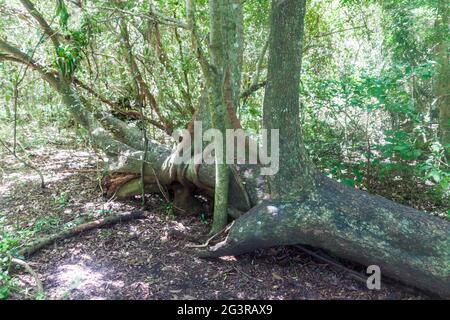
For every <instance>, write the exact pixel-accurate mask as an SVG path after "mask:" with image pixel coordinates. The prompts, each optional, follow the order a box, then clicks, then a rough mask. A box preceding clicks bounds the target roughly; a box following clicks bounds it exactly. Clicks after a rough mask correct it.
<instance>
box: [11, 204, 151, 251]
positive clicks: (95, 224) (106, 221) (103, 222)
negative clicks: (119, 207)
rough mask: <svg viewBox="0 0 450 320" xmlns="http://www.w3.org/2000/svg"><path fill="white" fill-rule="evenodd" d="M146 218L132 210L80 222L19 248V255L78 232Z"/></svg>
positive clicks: (139, 212) (140, 212)
mask: <svg viewBox="0 0 450 320" xmlns="http://www.w3.org/2000/svg"><path fill="white" fill-rule="evenodd" d="M142 218H144V212H142V211H131V212H124V213H119V214H116V215H113V216H110V217H106V218H103V219H98V220H94V221H90V222H86V223H83V224H80V225H78V226H75V227H73V228H70V229H67V230H64V231H61V232H59V233H57V234H53V235H50V236H47V237H43V238H41V239H38V240H36V241H34V242H32V243H30V244H29V245H27V246H25V247H24V248H22V249H21V250H19V252H18V253H19V255H20V256H24V257H29V256H31V255H33V254H34V253H36V252H37V251H39V250H41V249H42V248H44V247H46V246H48V245H50V244H52V243H54V242H56V241H58V240H62V239H67V238H70V237H73V236H75V235H77V234H80V233H82V232H84V231H88V230H92V229H96V228H103V227H106V226H111V225H114V224H117V223H120V222H126V221H130V220H134V219H142Z"/></svg>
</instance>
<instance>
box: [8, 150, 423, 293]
mask: <svg viewBox="0 0 450 320" xmlns="http://www.w3.org/2000/svg"><path fill="white" fill-rule="evenodd" d="M29 156H30V159H32V160H33V162H34V163H35V165H36V166H38V167H39V168H40V169H41V170H42V172H43V174H44V176H45V179H46V188H45V189H41V188H40V184H39V177H38V175H37V174H36V173H35V172H33V171H32V170H30V169H28V168H25V167H24V166H23V165H22V164H20V163H18V162H17V161H16V160H15V159H14V158H13V157H12V156H10V155H6V154H1V155H0V168H2V169H1V171H0V172H1V173H2V175H1V176H0V182H1V184H0V219H3V220H2V221H3V222H2V223H3V225H4V228H5V229H6V230H9V231H13V230H16V231H17V230H25V229H26V230H34V231H35V234H34V235H33V237H38V236H42V235H44V234H49V233H52V232H56V231H57V230H59V229H60V228H61V227H63V226H68V225H70V223H74V222H76V221H81V220H82V219H83V220H93V219H96V218H99V217H102V216H106V215H109V214H113V213H117V212H123V211H130V210H135V209H139V208H140V207H141V199H139V198H136V199H131V200H130V201H117V200H114V199H107V198H105V197H104V196H103V192H102V189H101V186H100V184H99V182H100V180H101V175H102V169H101V168H102V167H103V164H102V160H101V159H100V158H99V157H97V156H96V155H95V154H94V153H89V152H86V151H79V150H71V149H65V148H62V147H55V146H47V147H45V148H40V149H35V150H32V151H30V152H29ZM205 212H206V213H207V212H208V207H207V206H205ZM205 217H206V218H205ZM208 217H209V216H208V215H207V214H206V215H201V216H195V215H189V214H179V215H173V214H172V212H171V210H170V206H168V205H167V202H166V201H165V200H164V198H162V197H160V196H159V195H149V196H148V198H146V207H145V219H141V220H133V221H130V222H127V223H122V224H117V225H115V226H113V227H110V228H104V229H96V230H92V231H89V232H85V233H83V234H80V235H79V236H77V237H74V238H71V239H66V240H63V241H60V242H57V243H56V244H55V245H53V246H50V247H48V248H46V249H43V250H41V251H39V252H38V253H36V254H35V255H33V256H32V257H31V258H30V259H29V260H27V261H28V262H29V263H30V265H31V266H32V268H33V269H34V270H35V271H36V272H37V273H38V274H39V275H40V279H41V280H42V282H43V284H44V289H45V298H46V299H208V300H209V299H426V298H427V296H425V295H423V294H419V293H417V292H412V291H411V290H410V289H408V288H406V287H404V286H401V285H400V284H396V283H391V282H389V281H387V280H386V279H383V278H382V287H381V290H369V289H367V287H366V284H365V283H363V282H360V281H357V280H355V279H353V278H352V277H351V275H350V274H349V273H348V272H346V271H345V270H342V269H340V268H337V267H334V266H332V265H330V264H327V263H324V262H323V261H321V260H318V259H317V258H315V257H312V256H310V255H309V254H307V253H304V252H303V251H301V250H299V249H298V248H294V247H280V248H272V249H267V250H259V251H257V252H254V253H250V254H245V255H242V256H239V257H224V258H222V259H218V260H204V259H200V258H198V257H197V256H196V253H197V252H198V250H200V249H194V248H192V247H190V246H192V245H194V244H199V243H202V242H203V241H204V240H205V239H206V238H207V233H208V231H209V225H208V223H209V222H210V221H209V218H208ZM341 263H343V264H344V265H345V266H346V267H348V268H351V269H353V270H355V271H357V272H359V273H360V274H361V275H362V276H363V277H364V276H365V274H364V272H363V270H364V269H363V268H362V267H361V266H355V265H353V264H351V263H348V262H341ZM15 278H16V279H17V280H18V289H16V290H14V292H13V295H12V297H11V298H12V299H33V298H34V297H35V295H34V278H33V277H31V276H30V275H29V274H27V273H26V272H25V271H22V270H15Z"/></svg>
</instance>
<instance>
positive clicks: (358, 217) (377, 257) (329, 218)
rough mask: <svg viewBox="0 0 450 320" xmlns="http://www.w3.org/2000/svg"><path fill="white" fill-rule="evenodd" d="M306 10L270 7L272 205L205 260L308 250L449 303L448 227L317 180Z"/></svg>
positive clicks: (258, 209) (255, 212)
mask: <svg viewBox="0 0 450 320" xmlns="http://www.w3.org/2000/svg"><path fill="white" fill-rule="evenodd" d="M304 10H305V1H298V0H285V1H278V0H274V1H272V15H271V39H270V44H269V66H268V68H269V69H268V83H267V88H266V94H265V100H264V125H265V127H266V128H268V129H280V171H279V172H278V174H276V175H275V176H272V177H269V179H268V180H269V187H270V188H269V190H270V195H269V197H267V196H266V199H267V198H269V199H271V200H266V201H263V202H262V203H259V204H258V205H256V206H255V207H253V208H252V209H251V210H250V211H249V212H248V213H247V214H245V215H244V216H242V217H240V218H238V219H237V220H236V221H235V223H234V225H233V227H232V228H231V231H230V234H229V235H228V238H227V239H226V240H225V241H224V242H223V243H220V244H219V245H217V246H215V247H214V248H212V251H211V252H209V253H208V254H207V255H209V256H221V255H235V254H241V253H244V252H248V251H252V250H255V249H257V248H264V247H271V246H277V245H289V244H307V245H311V246H315V247H320V248H324V249H326V250H328V251H330V252H331V253H333V254H336V255H337V256H339V257H343V258H347V259H350V260H352V261H356V262H359V263H362V264H364V265H378V266H379V267H381V270H382V272H383V274H384V275H386V276H389V277H393V278H395V279H399V280H401V281H403V282H405V283H407V284H410V285H412V286H415V287H418V288H421V289H424V290H426V291H429V292H433V293H436V294H438V295H441V296H443V297H450V225H449V224H448V223H446V222H445V221H442V220H440V219H438V218H433V217H430V216H428V215H426V214H423V213H420V212H418V211H416V210H414V209H412V208H408V207H405V206H402V205H399V204H396V203H394V202H392V201H389V200H387V199H384V198H382V197H378V196H371V195H369V194H367V193H365V192H362V191H358V190H355V189H351V188H348V187H345V186H343V185H340V184H338V183H337V182H334V181H332V180H330V179H328V178H324V177H322V176H320V175H315V174H314V169H313V167H312V165H311V164H310V162H309V160H308V157H307V154H306V152H305V149H304V147H303V145H302V139H301V131H300V128H301V125H300V123H299V103H298V100H299V73H300V68H301V56H300V54H301V41H302V35H303V16H304ZM245 185H246V186H249V185H251V184H248V183H246V184H245ZM256 200H257V199H256Z"/></svg>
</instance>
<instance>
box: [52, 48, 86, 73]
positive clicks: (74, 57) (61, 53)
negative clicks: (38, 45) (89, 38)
mask: <svg viewBox="0 0 450 320" xmlns="http://www.w3.org/2000/svg"><path fill="white" fill-rule="evenodd" d="M80 60H81V56H80V50H79V48H78V47H76V46H74V45H71V44H68V45H62V46H60V47H58V48H57V49H56V65H57V66H58V70H59V71H60V72H61V73H62V74H63V76H66V77H70V76H72V75H73V74H74V73H75V70H76V68H77V64H78V62H79V61H80Z"/></svg>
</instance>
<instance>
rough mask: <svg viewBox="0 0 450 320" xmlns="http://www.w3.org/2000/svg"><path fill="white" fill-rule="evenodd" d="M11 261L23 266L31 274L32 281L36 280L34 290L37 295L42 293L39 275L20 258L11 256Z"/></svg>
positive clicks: (42, 287) (42, 288)
mask: <svg viewBox="0 0 450 320" xmlns="http://www.w3.org/2000/svg"><path fill="white" fill-rule="evenodd" d="M11 262H12V263H14V264H17V265H19V266H21V267H23V268H24V269H25V270H26V271H27V272H28V273H29V274H30V275H31V276H33V278H34V281H36V292H37V294H39V295H44V286H43V285H42V281H41V280H40V279H39V275H38V274H37V273H36V272H35V271H34V270H33V268H31V267H30V265H29V264H28V263H26V262H25V261H23V260H21V259H17V258H12V259H11Z"/></svg>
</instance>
